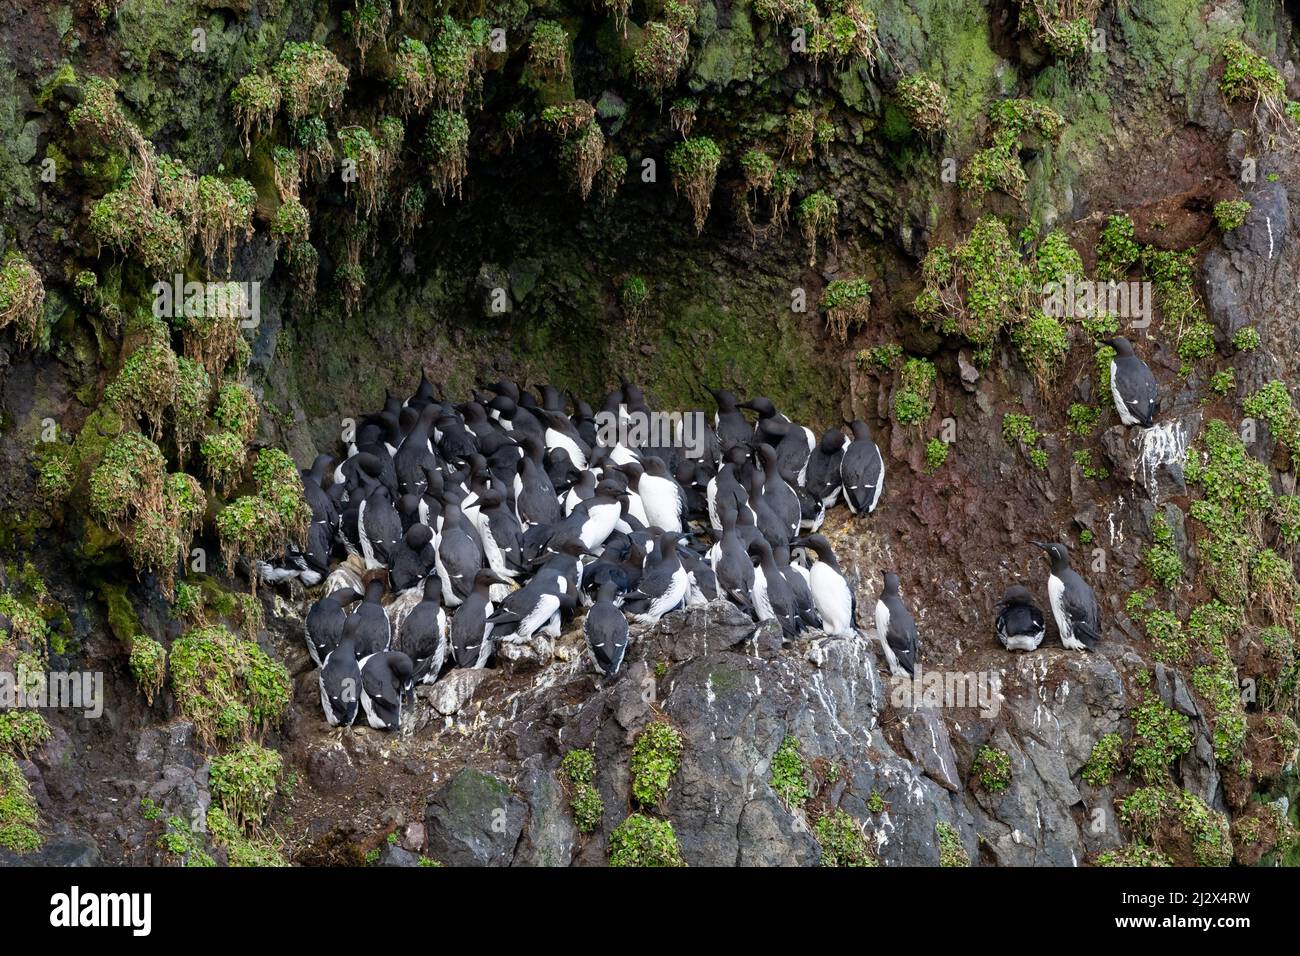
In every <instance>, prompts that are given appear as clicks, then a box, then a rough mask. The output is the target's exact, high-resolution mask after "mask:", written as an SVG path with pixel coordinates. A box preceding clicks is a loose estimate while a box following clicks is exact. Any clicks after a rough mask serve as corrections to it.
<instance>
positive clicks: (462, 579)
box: [436, 503, 483, 607]
mask: <svg viewBox="0 0 1300 956" xmlns="http://www.w3.org/2000/svg"><path fill="white" fill-rule="evenodd" d="M482 566H483V552H482V550H481V549H480V547H479V542H478V540H477V538H475V537H474V536H473V535H471V534H470V529H469V522H467V521H466V520H465V516H464V514H462V513H461V510H460V506H459V505H456V504H450V503H448V504H445V505H444V506H443V510H442V540H441V541H440V542H438V558H437V562H436V567H437V569H438V577H440V578H442V599H443V602H444V603H445V604H446V605H447V606H448V607H456V606H457V605H458V604H460V602H461V601H463V600H465V597H466V596H467V595H468V594H469V592H470V589H471V588H473V586H474V575H475V574H476V573H477V572H478V569H479V568H481V567H482Z"/></svg>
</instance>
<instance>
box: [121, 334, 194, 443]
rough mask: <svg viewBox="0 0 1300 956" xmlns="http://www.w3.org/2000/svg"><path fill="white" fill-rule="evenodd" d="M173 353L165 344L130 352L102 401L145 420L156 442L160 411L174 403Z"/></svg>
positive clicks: (161, 414)
mask: <svg viewBox="0 0 1300 956" xmlns="http://www.w3.org/2000/svg"><path fill="white" fill-rule="evenodd" d="M177 376H178V368H177V362H176V353H175V352H173V351H172V350H171V346H169V345H168V344H167V343H166V342H148V343H146V344H144V345H142V346H141V347H140V348H137V349H136V350H135V351H133V352H132V353H131V355H130V357H128V358H127V360H126V362H125V363H124V364H123V366H122V369H121V371H119V372H118V373H117V378H115V379H114V380H113V382H112V383H111V384H110V385H109V386H108V388H107V389H105V390H104V399H105V400H106V401H108V402H109V403H111V404H112V405H113V406H114V407H115V408H116V409H117V410H118V411H120V412H122V413H123V414H128V415H132V416H134V417H135V418H137V419H143V420H145V421H146V422H147V423H148V424H149V426H150V429H151V433H152V435H153V437H154V438H155V439H157V438H158V437H160V436H161V434H162V427H163V412H164V411H165V410H167V409H169V408H170V407H171V406H172V404H173V403H174V402H175V401H176V388H177Z"/></svg>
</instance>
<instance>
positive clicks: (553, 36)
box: [528, 20, 569, 80]
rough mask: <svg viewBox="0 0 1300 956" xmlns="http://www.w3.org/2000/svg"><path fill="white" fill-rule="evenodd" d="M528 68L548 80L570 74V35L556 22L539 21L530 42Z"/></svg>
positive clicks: (535, 25) (534, 25)
mask: <svg viewBox="0 0 1300 956" xmlns="http://www.w3.org/2000/svg"><path fill="white" fill-rule="evenodd" d="M528 66H529V68H530V69H532V70H533V72H535V73H536V74H538V75H539V76H541V77H543V78H545V79H548V80H559V79H563V78H564V76H565V74H567V73H568V72H569V35H568V34H567V33H565V32H564V27H562V26H561V25H560V24H558V23H556V22H555V21H554V20H538V21H537V22H536V23H535V24H533V33H532V36H531V37H530V38H529V40H528Z"/></svg>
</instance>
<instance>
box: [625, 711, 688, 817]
mask: <svg viewBox="0 0 1300 956" xmlns="http://www.w3.org/2000/svg"><path fill="white" fill-rule="evenodd" d="M683 749H684V745H683V743H682V735H681V734H680V733H678V732H677V730H676V729H675V728H674V727H673V726H672V725H671V724H668V723H666V722H664V721H662V720H656V721H652V722H651V723H649V724H647V725H646V727H645V729H644V730H642V731H641V732H640V733H639V734H637V736H636V740H635V741H634V742H633V744H632V760H631V770H632V797H633V799H635V800H636V802H637V803H638V804H640V805H641V806H642V807H648V808H653V807H657V806H658V805H659V804H660V803H661V802H662V801H663V799H664V798H665V797H666V796H668V787H669V783H670V782H671V780H672V777H673V774H675V773H676V772H677V770H678V768H679V767H680V766H681V762H682V752H683Z"/></svg>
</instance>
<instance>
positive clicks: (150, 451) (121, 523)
mask: <svg viewBox="0 0 1300 956" xmlns="http://www.w3.org/2000/svg"><path fill="white" fill-rule="evenodd" d="M165 465H166V463H165V461H164V459H163V454H162V452H161V451H160V450H159V449H158V446H157V445H155V444H154V443H153V442H151V441H150V440H149V439H147V438H145V437H144V436H143V435H141V434H140V433H139V432H123V433H122V434H121V435H119V436H118V437H117V438H114V439H113V440H111V441H110V442H109V443H108V445H107V446H106V447H105V449H104V455H103V458H102V459H101V460H100V463H99V465H98V467H96V468H95V470H94V471H93V472H91V475H90V506H91V509H92V511H93V512H94V514H95V516H96V517H97V518H98V519H99V520H101V521H103V522H104V523H105V524H106V525H108V526H109V527H110V528H113V529H115V530H120V529H122V528H124V527H126V526H127V525H128V524H129V523H130V521H131V519H132V517H133V516H134V515H137V514H141V513H145V512H149V511H157V510H159V509H160V508H161V507H162V503H163V490H164V482H165V480H166V468H165Z"/></svg>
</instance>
